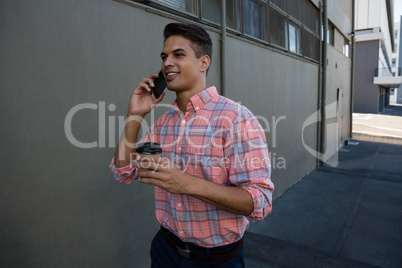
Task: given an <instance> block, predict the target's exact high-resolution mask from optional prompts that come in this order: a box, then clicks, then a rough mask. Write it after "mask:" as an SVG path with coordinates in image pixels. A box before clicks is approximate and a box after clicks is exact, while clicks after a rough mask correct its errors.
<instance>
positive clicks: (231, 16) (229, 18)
mask: <svg viewBox="0 0 402 268" xmlns="http://www.w3.org/2000/svg"><path fill="white" fill-rule="evenodd" d="M226 26H227V27H229V28H231V29H233V30H236V31H238V32H240V31H241V21H240V0H226Z"/></svg>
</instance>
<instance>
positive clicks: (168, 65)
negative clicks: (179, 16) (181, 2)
mask: <svg viewBox="0 0 402 268" xmlns="http://www.w3.org/2000/svg"><path fill="white" fill-rule="evenodd" d="M164 37H165V41H164V46H163V50H162V53H161V59H162V65H161V70H162V72H163V74H164V76H165V79H166V83H167V88H168V89H169V90H170V91H173V92H175V93H176V100H175V102H174V104H173V105H174V107H175V108H174V109H172V110H171V111H169V112H166V113H165V114H163V115H162V116H161V117H160V118H159V119H158V120H157V122H156V123H155V124H154V126H153V127H152V128H150V129H149V130H148V132H147V135H146V137H144V138H143V140H142V142H149V141H152V142H155V143H160V144H161V146H162V157H161V158H159V160H158V161H157V162H152V161H151V159H150V158H147V157H145V156H141V157H139V155H136V154H135V144H136V143H137V138H138V133H139V128H140V125H141V122H142V120H143V118H144V116H145V115H146V114H147V113H149V112H150V111H151V110H152V108H153V107H155V105H156V104H158V103H159V102H160V101H161V100H162V99H163V96H164V93H162V95H161V96H160V97H159V98H157V99H154V98H152V95H151V90H152V88H153V87H154V84H153V81H154V79H155V78H157V77H158V75H157V74H151V75H149V76H148V77H146V78H143V80H142V81H141V83H140V84H139V85H138V86H137V87H136V88H135V89H134V91H133V93H132V95H131V99H130V104H129V108H128V119H127V122H126V126H125V129H124V133H123V135H122V138H121V140H120V143H119V145H118V146H117V148H116V153H115V157H114V160H112V163H111V165H110V167H111V168H112V170H113V172H114V173H115V179H116V180H117V181H118V182H120V183H131V182H132V181H133V180H136V179H138V180H139V181H140V182H141V183H145V184H152V185H154V186H155V187H154V190H155V211H156V217H157V220H158V221H159V223H160V224H161V229H160V231H159V232H158V233H157V234H156V236H155V237H154V239H153V242H152V246H151V259H152V267H205V266H208V267H230V268H233V267H244V258H243V240H242V237H243V234H244V232H245V230H246V228H247V227H248V224H249V222H248V220H247V219H246V217H249V218H251V219H254V220H261V219H262V218H264V217H265V216H266V215H267V214H268V213H269V212H270V211H271V206H272V205H271V204H272V191H273V189H274V186H273V184H272V182H271V180H270V172H271V169H270V163H269V155H268V150H267V146H266V142H265V136H264V132H263V130H262V128H261V126H260V124H259V123H258V121H257V119H256V118H255V116H254V115H252V113H251V112H250V111H249V110H248V109H247V108H245V107H243V106H241V105H239V104H238V103H236V102H233V101H231V100H229V99H227V98H225V97H222V96H220V95H219V94H218V93H217V90H216V88H215V87H209V88H207V87H206V76H207V71H208V68H209V66H210V61H211V56H212V41H211V38H210V36H209V35H208V33H207V32H206V31H205V30H204V29H202V28H201V27H199V26H196V25H192V24H179V23H171V24H168V25H167V26H166V27H165V30H164ZM245 90H248V89H245ZM132 159H134V161H131V160H132ZM139 168H141V170H139ZM144 168H146V169H148V170H144Z"/></svg>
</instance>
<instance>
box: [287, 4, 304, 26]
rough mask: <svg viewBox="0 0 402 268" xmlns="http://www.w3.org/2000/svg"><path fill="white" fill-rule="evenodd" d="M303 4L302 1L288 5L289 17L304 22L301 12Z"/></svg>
mask: <svg viewBox="0 0 402 268" xmlns="http://www.w3.org/2000/svg"><path fill="white" fill-rule="evenodd" d="M301 2H302V1H300V0H298V1H290V3H289V5H288V9H289V15H290V16H292V17H293V18H294V19H296V20H298V21H303V20H302V12H301V6H302V5H301Z"/></svg>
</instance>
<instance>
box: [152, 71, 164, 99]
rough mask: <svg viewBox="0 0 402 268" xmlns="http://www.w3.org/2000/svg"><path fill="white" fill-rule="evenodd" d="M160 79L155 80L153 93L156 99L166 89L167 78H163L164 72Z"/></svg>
mask: <svg viewBox="0 0 402 268" xmlns="http://www.w3.org/2000/svg"><path fill="white" fill-rule="evenodd" d="M158 75H159V77H158V78H156V79H154V85H155V87H154V88H152V93H153V94H154V96H155V98H159V96H160V95H161V94H162V92H163V91H164V90H165V88H166V80H165V77H164V76H163V73H162V71H160V72H159V73H158Z"/></svg>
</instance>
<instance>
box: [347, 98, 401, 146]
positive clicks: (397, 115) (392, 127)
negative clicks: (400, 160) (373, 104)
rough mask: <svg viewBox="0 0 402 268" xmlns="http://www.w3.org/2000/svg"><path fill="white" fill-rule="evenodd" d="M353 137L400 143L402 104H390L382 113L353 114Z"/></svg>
mask: <svg viewBox="0 0 402 268" xmlns="http://www.w3.org/2000/svg"><path fill="white" fill-rule="evenodd" d="M353 138H354V139H358V140H365V141H373V142H386V143H392V144H400V145H402V106H400V105H398V106H396V105H395V106H390V108H387V109H384V111H383V112H382V114H359V113H354V114H353Z"/></svg>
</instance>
